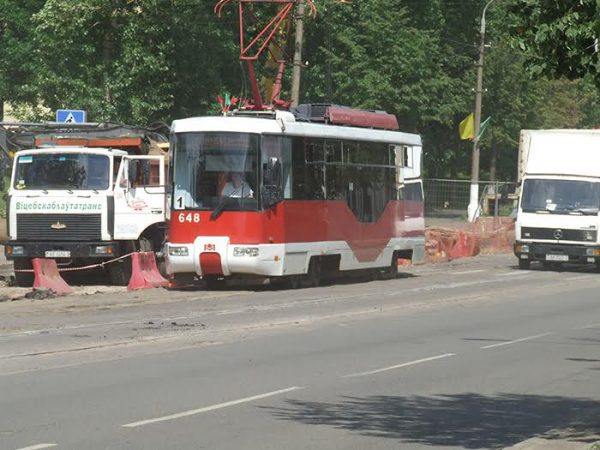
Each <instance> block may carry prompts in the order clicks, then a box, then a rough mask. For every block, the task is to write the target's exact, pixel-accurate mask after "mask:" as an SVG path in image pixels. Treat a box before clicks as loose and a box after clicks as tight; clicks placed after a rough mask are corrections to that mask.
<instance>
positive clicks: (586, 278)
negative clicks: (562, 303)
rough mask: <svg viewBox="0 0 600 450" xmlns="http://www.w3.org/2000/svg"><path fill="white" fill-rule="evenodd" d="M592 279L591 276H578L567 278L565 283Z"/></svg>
mask: <svg viewBox="0 0 600 450" xmlns="http://www.w3.org/2000/svg"><path fill="white" fill-rule="evenodd" d="M590 278H591V277H590V276H589V275H577V276H575V277H569V278H565V279H564V281H579V280H588V279H590Z"/></svg>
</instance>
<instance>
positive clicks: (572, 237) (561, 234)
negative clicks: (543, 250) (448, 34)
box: [521, 227, 598, 242]
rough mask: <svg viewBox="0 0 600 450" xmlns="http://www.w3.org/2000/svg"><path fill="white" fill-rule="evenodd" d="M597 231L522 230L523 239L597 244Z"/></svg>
mask: <svg viewBox="0 0 600 450" xmlns="http://www.w3.org/2000/svg"><path fill="white" fill-rule="evenodd" d="M597 234H598V232H597V231H596V230H569V229H564V228H533V227H523V228H521V239H546V240H549V241H579V242H596V237H597Z"/></svg>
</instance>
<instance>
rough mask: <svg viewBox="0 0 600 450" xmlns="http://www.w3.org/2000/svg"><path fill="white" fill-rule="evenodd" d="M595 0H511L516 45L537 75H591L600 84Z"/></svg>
mask: <svg viewBox="0 0 600 450" xmlns="http://www.w3.org/2000/svg"><path fill="white" fill-rule="evenodd" d="M598 8H599V6H598V3H597V1H596V0H577V1H556V0H512V1H511V4H510V7H509V12H510V13H511V15H512V17H513V19H514V23H513V28H512V31H513V35H512V39H513V46H514V48H517V49H520V50H522V51H523V52H525V54H526V64H527V66H528V68H529V70H530V71H531V72H532V73H533V74H534V75H545V76H549V77H553V78H559V77H561V76H564V77H567V78H569V79H578V78H583V77H584V76H586V75H588V74H589V75H591V76H592V77H593V78H594V80H595V82H596V83H598V85H600V71H599V70H598V69H600V67H599V59H598V36H599V35H600V18H599V16H598V11H599V9H598Z"/></svg>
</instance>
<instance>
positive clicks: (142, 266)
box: [127, 252, 169, 291]
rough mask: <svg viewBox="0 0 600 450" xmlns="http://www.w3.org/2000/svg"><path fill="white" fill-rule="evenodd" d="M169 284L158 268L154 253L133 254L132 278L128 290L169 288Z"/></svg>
mask: <svg viewBox="0 0 600 450" xmlns="http://www.w3.org/2000/svg"><path fill="white" fill-rule="evenodd" d="M168 286H169V282H168V281H167V280H166V279H165V278H163V276H162V275H161V274H160V272H159V271H158V267H157V266H156V259H155V257H154V252H136V253H132V254H131V278H130V279H129V284H128V285H127V290H129V291H135V290H138V289H148V288H157V287H168Z"/></svg>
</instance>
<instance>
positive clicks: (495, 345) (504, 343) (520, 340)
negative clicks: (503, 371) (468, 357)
mask: <svg viewBox="0 0 600 450" xmlns="http://www.w3.org/2000/svg"><path fill="white" fill-rule="evenodd" d="M551 334H556V333H555V332H553V331H552V332H550V333H543V334H536V335H535V336H528V337H524V338H521V339H515V340H514V341H506V342H500V343H498V344H491V345H486V346H485V347H479V348H481V349H488V348H496V347H503V346H505V345H511V344H517V343H518V342H525V341H531V340H533V339H537V338H541V337H544V336H550V335H551Z"/></svg>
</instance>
